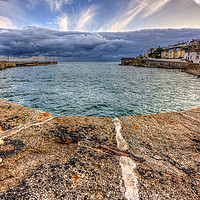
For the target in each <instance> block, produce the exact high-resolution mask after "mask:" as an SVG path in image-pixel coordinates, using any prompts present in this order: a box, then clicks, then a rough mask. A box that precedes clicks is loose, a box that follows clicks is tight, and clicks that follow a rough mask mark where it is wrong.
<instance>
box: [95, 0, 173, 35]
mask: <svg viewBox="0 0 200 200" xmlns="http://www.w3.org/2000/svg"><path fill="white" fill-rule="evenodd" d="M169 1H171V0H154V1H152V0H131V1H129V3H127V4H126V6H125V7H124V6H123V8H119V10H118V12H116V13H117V14H116V15H115V16H114V17H113V19H112V20H111V21H110V22H109V23H107V24H105V25H104V26H102V27H101V28H100V29H99V31H109V32H114V31H123V30H124V29H125V28H126V27H127V25H128V24H129V23H130V22H131V21H133V20H134V19H135V17H136V16H138V15H139V14H140V15H141V17H143V18H145V17H148V16H151V15H153V14H155V13H156V12H158V11H160V10H161V9H162V8H163V7H164V6H165V5H166V4H167V3H168V2H169Z"/></svg>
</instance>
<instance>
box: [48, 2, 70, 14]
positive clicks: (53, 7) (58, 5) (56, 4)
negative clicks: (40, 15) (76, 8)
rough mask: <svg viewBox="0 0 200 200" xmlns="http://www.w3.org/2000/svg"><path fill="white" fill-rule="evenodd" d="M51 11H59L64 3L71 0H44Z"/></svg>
mask: <svg viewBox="0 0 200 200" xmlns="http://www.w3.org/2000/svg"><path fill="white" fill-rule="evenodd" d="M45 1H46V3H47V4H48V5H49V7H50V9H51V11H60V10H61V9H62V7H63V5H65V4H69V3H71V2H72V0H45Z"/></svg>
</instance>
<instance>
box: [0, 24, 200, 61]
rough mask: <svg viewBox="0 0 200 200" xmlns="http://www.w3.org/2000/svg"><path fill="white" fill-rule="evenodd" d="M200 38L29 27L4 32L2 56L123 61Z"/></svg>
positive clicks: (193, 33) (186, 32)
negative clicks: (151, 50)
mask: <svg viewBox="0 0 200 200" xmlns="http://www.w3.org/2000/svg"><path fill="white" fill-rule="evenodd" d="M199 37H200V29H149V30H148V29H147V30H141V31H134V32H117V33H108V32H105V33H84V32H61V31H55V30H50V29H45V28H37V27H26V28H24V29H22V30H17V29H0V54H1V55H7V53H8V52H10V55H12V56H16V57H19V56H39V55H43V56H56V57H61V58H62V59H68V60H119V59H120V58H121V57H126V56H127V57H130V56H137V55H138V54H140V53H141V52H145V51H146V50H148V49H149V48H151V47H156V46H167V45H168V44H174V43H177V42H182V41H187V40H191V39H193V38H199Z"/></svg>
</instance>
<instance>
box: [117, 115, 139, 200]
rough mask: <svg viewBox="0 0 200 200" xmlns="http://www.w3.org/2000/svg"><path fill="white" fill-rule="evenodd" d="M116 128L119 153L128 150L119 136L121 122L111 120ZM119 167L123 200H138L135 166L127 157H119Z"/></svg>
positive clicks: (120, 135)
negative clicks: (123, 189)
mask: <svg viewBox="0 0 200 200" xmlns="http://www.w3.org/2000/svg"><path fill="white" fill-rule="evenodd" d="M113 122H114V125H115V128H116V140H117V147H118V148H119V150H120V151H126V150H128V148H129V146H128V143H127V142H126V140H125V139H124V138H123V137H122V134H121V129H122V126H121V121H120V120H119V119H118V118H115V119H113ZM119 162H120V166H121V168H122V178H123V181H124V185H125V188H126V192H125V198H126V199H128V200H139V193H138V187H137V186H138V179H137V172H136V171H137V165H136V163H135V162H134V161H133V160H132V159H131V158H129V157H127V156H124V155H123V156H121V157H120V161H119Z"/></svg>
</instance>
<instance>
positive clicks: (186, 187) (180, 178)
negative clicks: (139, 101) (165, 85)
mask: <svg viewBox="0 0 200 200" xmlns="http://www.w3.org/2000/svg"><path fill="white" fill-rule="evenodd" d="M199 153H200V108H197V109H193V110H188V111H182V112H171V113H161V114H153V115H147V116H131V117H121V118H119V119H114V120H113V119H109V118H106V117H104V118H103V117H101V118H98V117H71V116H67V117H53V116H52V115H51V114H50V113H45V112H42V111H38V110H34V109H31V108H26V107H23V106H21V105H17V104H13V103H10V102H6V101H1V100H0V199H130V200H132V199H135V200H137V199H177V200H180V199H200V189H199V188H200V155H199Z"/></svg>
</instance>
